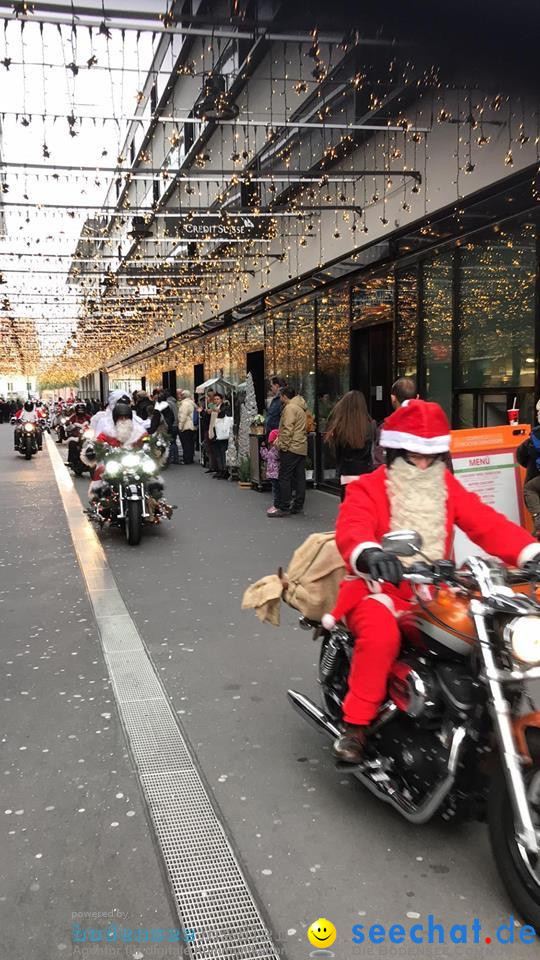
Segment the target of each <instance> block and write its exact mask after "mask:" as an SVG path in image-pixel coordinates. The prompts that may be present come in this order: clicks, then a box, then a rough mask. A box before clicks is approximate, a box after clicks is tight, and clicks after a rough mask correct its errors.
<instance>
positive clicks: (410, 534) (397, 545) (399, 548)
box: [382, 530, 423, 557]
mask: <svg viewBox="0 0 540 960" xmlns="http://www.w3.org/2000/svg"><path fill="white" fill-rule="evenodd" d="M422 542H423V541H422V537H421V536H420V534H419V533H417V532H416V530H393V531H392V532H391V533H385V535H384V537H383V538H382V548H383V550H388V552H389V553H395V554H397V556H398V557H414V555H415V553H419V552H420V551H421V549H422Z"/></svg>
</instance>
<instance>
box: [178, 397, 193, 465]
mask: <svg viewBox="0 0 540 960" xmlns="http://www.w3.org/2000/svg"><path fill="white" fill-rule="evenodd" d="M177 397H178V401H179V403H178V433H179V435H180V443H181V444H182V453H183V458H184V463H193V457H194V454H195V434H196V432H197V424H196V422H195V420H196V416H198V413H197V414H196V409H197V408H196V406H195V403H194V402H193V400H192V398H191V393H190V392H189V390H178V392H177Z"/></svg>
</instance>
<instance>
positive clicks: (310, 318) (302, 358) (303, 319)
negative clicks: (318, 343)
mask: <svg viewBox="0 0 540 960" xmlns="http://www.w3.org/2000/svg"><path fill="white" fill-rule="evenodd" d="M288 343H289V348H288V353H289V362H288V373H287V377H288V381H289V384H290V385H291V387H293V388H294V389H295V390H296V392H297V393H299V394H300V395H301V396H302V397H303V398H304V400H305V401H306V403H307V405H308V407H309V409H310V410H312V411H314V410H315V303H314V301H313V300H311V301H309V302H308V303H299V304H295V305H294V307H291V310H290V313H289V328H288Z"/></svg>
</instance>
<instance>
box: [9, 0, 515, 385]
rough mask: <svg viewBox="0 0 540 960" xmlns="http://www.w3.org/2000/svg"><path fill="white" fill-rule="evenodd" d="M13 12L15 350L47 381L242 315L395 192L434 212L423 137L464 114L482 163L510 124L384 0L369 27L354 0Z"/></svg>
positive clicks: (381, 208)
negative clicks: (459, 86) (445, 72)
mask: <svg viewBox="0 0 540 960" xmlns="http://www.w3.org/2000/svg"><path fill="white" fill-rule="evenodd" d="M0 17H1V18H3V20H4V24H3V30H0V76H1V73H2V71H4V79H5V80H6V81H8V82H7V83H3V84H1V85H0V121H1V125H2V127H1V129H2V135H1V142H0V214H1V217H2V219H1V221H0V223H2V224H4V230H3V235H2V233H1V232H0V283H1V285H2V289H1V292H0V298H1V297H2V295H4V308H3V309H2V308H0V338H1V343H2V347H3V348H4V349H3V350H2V359H1V361H0V366H1V367H2V369H3V370H5V371H13V370H14V369H15V368H17V369H19V368H20V367H21V364H22V368H23V369H22V370H21V372H25V373H27V374H30V373H37V374H39V375H40V376H41V377H42V378H44V379H45V380H48V381H55V380H57V381H61V380H62V378H65V377H70V378H73V377H75V376H77V377H78V376H80V375H81V374H85V373H89V372H92V371H94V370H97V369H100V368H107V367H110V368H112V367H114V368H118V366H119V365H120V366H121V364H122V358H123V357H124V358H129V357H132V356H134V355H139V354H140V353H141V352H142V351H144V352H146V351H147V350H151V344H152V342H155V343H156V349H157V345H158V344H159V343H160V342H162V341H163V340H170V339H171V338H175V340H177V341H178V342H181V338H182V336H186V337H187V336H192V335H193V332H195V331H200V330H205V329H210V328H214V327H215V326H216V325H219V322H220V320H219V318H220V315H221V313H222V311H223V310H225V308H227V310H228V311H229V312H230V310H231V307H232V308H233V316H240V315H242V307H241V304H242V303H243V302H244V301H246V302H255V301H256V300H257V298H258V297H260V296H261V295H263V294H265V293H271V291H272V288H273V287H276V288H279V287H280V286H281V284H282V282H283V277H284V275H285V274H286V271H287V269H288V276H289V278H292V277H294V276H295V275H299V274H302V273H303V272H304V270H303V267H302V263H303V261H302V256H303V253H302V251H303V250H304V248H307V249H308V250H311V251H316V250H317V248H319V253H318V257H317V256H314V254H313V253H312V254H311V261H312V272H314V273H318V274H319V275H321V276H322V275H323V270H322V268H323V266H324V262H325V261H327V262H330V261H334V260H335V259H336V257H335V255H334V251H333V249H332V241H333V240H335V241H341V240H342V238H343V237H344V236H347V237H348V238H349V243H348V249H349V250H352V251H354V250H358V252H361V251H363V250H367V248H368V247H369V246H370V245H373V244H375V247H377V244H378V248H380V247H381V245H382V246H384V243H385V241H384V237H383V238H381V237H380V236H379V233H380V231H381V229H382V230H383V233H384V231H385V230H387V231H390V230H391V229H393V228H395V226H396V225H397V221H396V218H395V216H394V217H393V220H392V221H391V220H390V217H389V215H388V214H387V209H388V205H389V204H391V203H392V204H393V205H394V208H395V205H396V203H398V204H399V209H400V211H402V214H401V215H402V216H403V217H404V218H405V219H411V217H412V216H413V215H414V213H416V217H417V218H419V217H421V216H422V215H425V214H426V212H427V209H428V207H427V204H428V194H427V190H428V183H427V180H426V171H427V164H428V158H429V136H430V131H432V130H434V129H435V128H436V127H437V126H438V125H439V124H441V123H447V124H449V125H451V124H454V125H456V135H457V139H458V142H461V143H462V144H464V146H463V148H458V154H459V150H460V149H463V150H465V151H466V150H467V145H468V148H469V166H470V167H471V169H473V168H474V164H471V163H470V149H471V142H472V137H473V136H474V138H475V141H476V140H478V141H479V142H480V143H481V140H482V138H483V139H484V140H485V142H486V143H487V142H488V141H489V140H490V138H491V133H490V131H494V130H497V131H502V135H503V136H504V131H505V128H506V127H507V126H508V125H511V120H508V118H506V117H505V116H504V111H503V110H502V107H501V104H502V100H501V102H498V101H497V97H493V92H492V91H490V92H489V93H485V94H484V93H481V92H480V91H479V90H478V86H477V87H476V88H474V87H473V86H472V85H471V87H470V88H468V89H466V90H464V91H459V90H458V91H457V101H458V108H457V110H456V109H455V108H454V107H450V106H448V107H447V106H445V103H446V101H445V97H448V98H450V96H451V95H452V96H454V99H455V91H456V87H455V83H454V80H453V78H449V79H448V82H447V83H446V86H444V84H443V83H442V82H441V78H440V76H439V73H438V70H437V68H436V67H434V66H433V65H432V64H431V65H430V62H429V60H428V59H426V56H427V55H426V54H425V53H424V52H423V50H422V45H421V44H419V43H416V42H415V41H414V39H412V32H411V30H404V31H403V32H402V33H399V32H398V33H397V34H396V32H395V31H394V30H393V29H391V28H389V27H388V26H387V25H385V22H384V16H383V15H381V14H380V12H379V11H375V10H374V9H373V10H367V11H365V13H364V15H363V17H362V24H360V23H359V22H357V12H356V11H355V7H354V5H353V4H351V3H347V0H338V2H337V3H336V5H335V7H334V6H333V7H332V10H331V11H330V10H329V9H328V8H327V6H325V5H323V4H322V3H319V2H316V3H315V4H314V6H313V8H312V9H309V10H307V9H304V8H303V7H302V6H301V5H294V4H293V5H291V4H287V3H284V2H280V0H264V2H263V0H259V2H257V3H255V4H247V3H245V2H243V0H235V2H233V3H231V2H229V0H193V2H190V3H187V2H184V0H175V2H173V3H165V2H162V0H150V2H145V3H141V2H137V3H135V4H133V3H131V4H129V5H128V4H127V3H122V2H121V0H116V2H115V3H114V4H113V5H111V6H110V7H109V6H107V4H105V3H102V2H100V3H98V2H97V0H96V2H95V3H92V2H88V0H87V2H85V3H83V4H81V5H77V4H75V5H73V4H71V3H68V2H65V3H64V2H51V3H49V2H43V3H39V2H38V3H35V4H32V5H29V4H25V3H22V4H21V3H17V4H11V3H10V4H7V3H0ZM396 22H397V21H396ZM396 36H397V39H396ZM473 89H474V94H473V93H471V90H473ZM441 90H443V92H442V93H441V92H440V91H441ZM445 90H448V91H451V92H452V94H451V93H450V92H449V93H445V92H444V91H445ZM422 97H424V98H425V99H424V101H422ZM419 98H420V99H419ZM419 102H420V103H422V102H424V104H425V107H424V108H422V107H420V108H419V107H418V103H419ZM449 102H450V101H449V100H448V103H449ZM439 104H442V106H440V105H439ZM522 139H523V135H522ZM507 159H508V157H507ZM510 161H511V151H510V160H509V162H510ZM460 163H461V164H462V166H461V167H460ZM459 170H462V171H463V170H464V172H465V173H467V172H468V171H467V169H466V163H463V162H462V161H461V159H459V158H458V171H459ZM459 175H460V174H459V172H458V177H459ZM248 224H249V226H248ZM373 224H376V225H377V231H375V235H374V236H373V237H372V233H373ZM381 225H382V228H381ZM338 246H339V244H338ZM369 259H370V258H369V256H368V257H365V258H364V260H365V261H366V262H369ZM351 262H352V263H355V262H362V261H361V260H360V261H358V260H357V259H356V258H354V257H353V258H352V260H351ZM149 285H150V286H152V287H153V289H152V292H151V294H148V290H145V289H144V288H145V287H146V288H148V286H149ZM246 309H247V308H246ZM244 312H245V311H244ZM248 313H249V310H248Z"/></svg>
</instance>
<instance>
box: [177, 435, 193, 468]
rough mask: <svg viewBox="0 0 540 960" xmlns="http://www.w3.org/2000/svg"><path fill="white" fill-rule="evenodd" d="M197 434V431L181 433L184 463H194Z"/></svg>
mask: <svg viewBox="0 0 540 960" xmlns="http://www.w3.org/2000/svg"><path fill="white" fill-rule="evenodd" d="M195 433H196V430H181V431H180V443H181V444H182V453H183V454H184V463H193V456H194V453H195Z"/></svg>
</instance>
